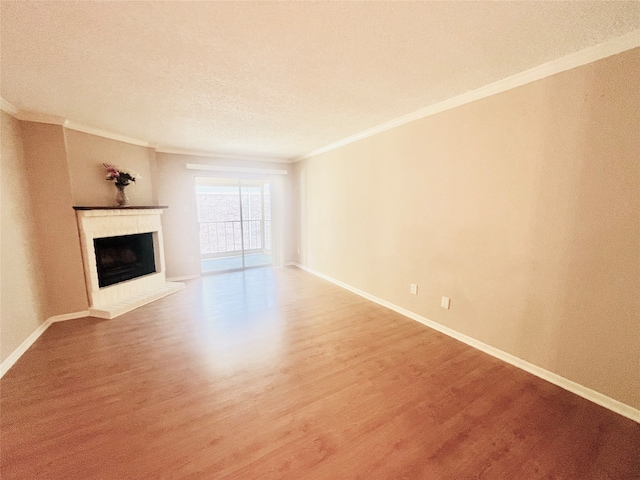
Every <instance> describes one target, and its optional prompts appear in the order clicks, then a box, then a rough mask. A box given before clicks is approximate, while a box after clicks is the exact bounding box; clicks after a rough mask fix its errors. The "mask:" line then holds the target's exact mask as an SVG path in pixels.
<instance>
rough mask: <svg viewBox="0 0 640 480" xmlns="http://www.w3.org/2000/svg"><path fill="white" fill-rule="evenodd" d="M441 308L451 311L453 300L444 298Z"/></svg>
mask: <svg viewBox="0 0 640 480" xmlns="http://www.w3.org/2000/svg"><path fill="white" fill-rule="evenodd" d="M440 306H441V307H442V308H446V309H447V310H449V307H450V306H451V299H450V298H448V297H442V301H441V302H440Z"/></svg>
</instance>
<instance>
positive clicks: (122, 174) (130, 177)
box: [102, 163, 140, 186]
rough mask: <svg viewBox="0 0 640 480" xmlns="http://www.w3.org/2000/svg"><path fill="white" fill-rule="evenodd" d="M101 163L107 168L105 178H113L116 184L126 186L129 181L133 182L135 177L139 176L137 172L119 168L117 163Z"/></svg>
mask: <svg viewBox="0 0 640 480" xmlns="http://www.w3.org/2000/svg"><path fill="white" fill-rule="evenodd" d="M102 165H104V168H106V169H107V180H114V181H115V183H116V185H122V186H127V185H129V182H135V181H136V178H140V175H138V174H137V173H134V172H131V171H129V170H126V169H124V168H120V167H118V166H117V165H110V164H108V163H103V164H102Z"/></svg>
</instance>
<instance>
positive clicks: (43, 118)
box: [17, 112, 66, 125]
mask: <svg viewBox="0 0 640 480" xmlns="http://www.w3.org/2000/svg"><path fill="white" fill-rule="evenodd" d="M17 118H18V120H22V121H24V122H35V123H48V124H49V125H63V124H64V123H65V122H66V119H65V118H64V117H58V116H56V115H47V114H45V113H36V112H18V114H17Z"/></svg>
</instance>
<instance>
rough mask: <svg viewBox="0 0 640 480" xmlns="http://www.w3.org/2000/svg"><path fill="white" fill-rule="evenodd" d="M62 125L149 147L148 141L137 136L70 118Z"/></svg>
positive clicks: (70, 128) (78, 130)
mask: <svg viewBox="0 0 640 480" xmlns="http://www.w3.org/2000/svg"><path fill="white" fill-rule="evenodd" d="M63 126H64V127H65V128H68V129H69V130H75V131H77V132H83V133H89V134H91V135H96V136H98V137H103V138H108V139H110V140H117V141H119V142H124V143H130V144H132V145H138V146H140V147H149V142H147V141H145V140H140V139H138V138H133V137H127V136H126V135H121V134H119V133H114V132H110V131H108V130H103V129H101V128H94V127H89V126H87V125H83V124H81V123H76V122H72V121H70V120H65V122H64V123H63Z"/></svg>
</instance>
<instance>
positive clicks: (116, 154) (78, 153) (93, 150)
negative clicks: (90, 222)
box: [64, 128, 158, 206]
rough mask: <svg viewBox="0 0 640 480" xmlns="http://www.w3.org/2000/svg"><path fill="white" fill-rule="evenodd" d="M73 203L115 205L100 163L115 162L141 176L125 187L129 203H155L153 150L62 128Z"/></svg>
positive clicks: (114, 194) (111, 187) (111, 185)
mask: <svg viewBox="0 0 640 480" xmlns="http://www.w3.org/2000/svg"><path fill="white" fill-rule="evenodd" d="M64 133H65V137H66V144H67V160H68V164H69V177H70V179H71V196H72V199H73V205H85V206H89V205H92V206H94V205H100V206H106V205H115V198H116V188H115V187H114V185H113V182H110V181H107V180H106V179H105V176H106V172H105V169H104V167H103V166H102V164H103V163H110V164H113V165H118V166H120V167H122V168H126V169H127V170H132V171H134V172H137V173H138V174H140V175H141V177H140V178H139V179H138V180H136V182H135V183H131V185H130V186H129V187H127V190H126V191H127V196H128V197H129V202H130V203H131V205H157V204H158V203H157V200H158V195H157V192H156V191H155V182H154V173H155V150H153V149H151V148H146V147H140V146H137V145H132V144H129V143H124V142H119V141H118V140H111V139H109V138H103V137H98V136H96V135H91V134H89V133H84V132H78V131H76V130H70V129H67V128H65V129H64Z"/></svg>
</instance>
